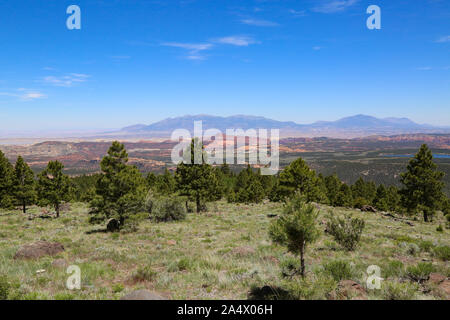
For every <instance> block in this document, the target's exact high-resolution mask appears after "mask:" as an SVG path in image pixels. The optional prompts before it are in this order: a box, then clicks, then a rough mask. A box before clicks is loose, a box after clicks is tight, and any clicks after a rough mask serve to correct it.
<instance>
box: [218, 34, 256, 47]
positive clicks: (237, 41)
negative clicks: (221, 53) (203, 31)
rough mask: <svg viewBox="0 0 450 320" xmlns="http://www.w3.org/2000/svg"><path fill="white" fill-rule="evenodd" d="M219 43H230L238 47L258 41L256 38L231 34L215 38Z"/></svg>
mask: <svg viewBox="0 0 450 320" xmlns="http://www.w3.org/2000/svg"><path fill="white" fill-rule="evenodd" d="M215 41H216V42H218V43H222V44H230V45H233V46H238V47H247V46H249V45H251V44H254V43H257V41H255V40H254V39H252V38H250V37H246V36H229V37H223V38H219V39H216V40H215Z"/></svg>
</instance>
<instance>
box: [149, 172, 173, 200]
mask: <svg viewBox="0 0 450 320" xmlns="http://www.w3.org/2000/svg"><path fill="white" fill-rule="evenodd" d="M176 188H177V181H176V180H175V177H174V175H173V174H172V173H171V172H170V171H169V170H168V169H167V168H164V173H163V174H160V175H157V176H156V179H155V183H154V185H153V189H154V190H155V191H156V192H157V193H159V194H162V195H169V194H173V193H175V191H176Z"/></svg>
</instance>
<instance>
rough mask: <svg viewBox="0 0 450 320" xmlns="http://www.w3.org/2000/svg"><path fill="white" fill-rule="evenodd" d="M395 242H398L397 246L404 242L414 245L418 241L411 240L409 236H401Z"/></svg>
mask: <svg viewBox="0 0 450 320" xmlns="http://www.w3.org/2000/svg"><path fill="white" fill-rule="evenodd" d="M395 241H396V242H397V244H400V243H402V242H407V243H414V242H416V239H414V238H411V237H409V236H405V235H400V236H397V237H396V238H395Z"/></svg>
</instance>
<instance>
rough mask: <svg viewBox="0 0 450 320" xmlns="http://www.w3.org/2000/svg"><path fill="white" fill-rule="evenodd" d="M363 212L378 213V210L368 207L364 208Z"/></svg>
mask: <svg viewBox="0 0 450 320" xmlns="http://www.w3.org/2000/svg"><path fill="white" fill-rule="evenodd" d="M361 211H363V212H377V210H376V209H375V208H374V207H372V206H368V205H364V206H362V208H361Z"/></svg>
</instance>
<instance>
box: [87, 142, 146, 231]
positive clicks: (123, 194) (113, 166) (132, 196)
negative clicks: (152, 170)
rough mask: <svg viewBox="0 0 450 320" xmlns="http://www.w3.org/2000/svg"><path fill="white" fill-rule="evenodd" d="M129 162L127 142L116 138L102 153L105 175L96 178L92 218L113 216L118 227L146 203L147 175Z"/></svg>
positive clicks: (95, 219) (101, 164)
mask: <svg viewBox="0 0 450 320" xmlns="http://www.w3.org/2000/svg"><path fill="white" fill-rule="evenodd" d="M127 163H128V154H127V152H126V150H125V146H124V145H123V144H121V143H119V142H118V141H114V142H113V143H112V145H111V147H110V148H109V150H108V154H107V155H106V156H105V157H103V159H102V161H101V163H100V167H101V169H102V175H101V177H100V178H99V179H98V181H97V186H96V197H95V198H94V199H93V200H92V201H91V204H90V206H91V214H93V218H91V222H100V221H103V220H105V219H109V218H114V219H117V220H118V222H119V228H122V227H123V226H124V225H125V222H126V220H127V219H128V218H130V217H131V216H132V215H134V214H136V213H138V212H139V211H140V210H141V209H142V208H143V205H144V199H145V194H146V184H145V179H144V178H143V176H142V174H141V173H140V172H139V170H138V169H137V168H136V167H135V166H130V165H128V164H127Z"/></svg>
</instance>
